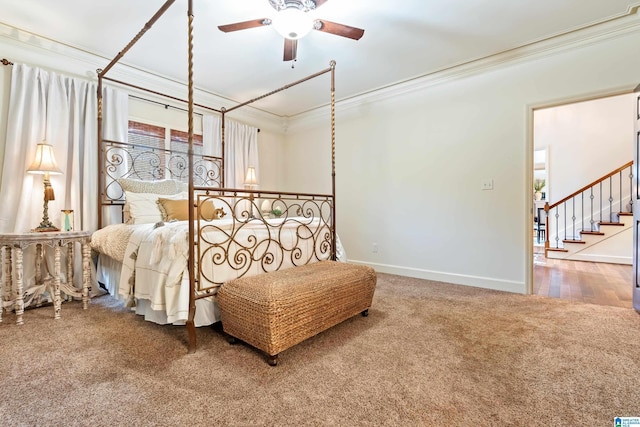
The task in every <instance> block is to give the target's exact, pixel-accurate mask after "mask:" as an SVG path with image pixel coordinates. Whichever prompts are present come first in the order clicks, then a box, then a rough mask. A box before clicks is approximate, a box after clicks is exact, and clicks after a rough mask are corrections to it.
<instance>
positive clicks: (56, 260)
mask: <svg viewBox="0 0 640 427" xmlns="http://www.w3.org/2000/svg"><path fill="white" fill-rule="evenodd" d="M61 305H62V301H61V299H60V245H59V244H56V245H55V246H54V248H53V310H54V316H53V318H54V319H60V306H61Z"/></svg>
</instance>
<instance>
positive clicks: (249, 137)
mask: <svg viewBox="0 0 640 427" xmlns="http://www.w3.org/2000/svg"><path fill="white" fill-rule="evenodd" d="M221 128H222V118H221V117H219V116H212V115H210V114H205V115H204V116H203V117H202V145H203V148H204V151H205V153H213V155H214V156H219V155H220V153H221V152H222V150H221V147H222V139H221V135H222V132H221ZM225 130H226V137H225V171H224V183H225V185H224V186H225V187H226V188H244V178H245V176H246V173H247V168H248V167H249V166H253V167H254V168H255V171H256V178H257V181H258V184H259V183H260V170H259V161H258V128H256V127H253V126H249V125H245V124H242V123H239V122H236V121H234V120H229V119H225Z"/></svg>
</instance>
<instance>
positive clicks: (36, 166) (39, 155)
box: [27, 141, 62, 231]
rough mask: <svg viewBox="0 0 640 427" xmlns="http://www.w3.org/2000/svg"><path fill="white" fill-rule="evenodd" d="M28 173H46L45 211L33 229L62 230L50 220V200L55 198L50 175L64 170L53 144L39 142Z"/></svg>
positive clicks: (44, 179)
mask: <svg viewBox="0 0 640 427" xmlns="http://www.w3.org/2000/svg"><path fill="white" fill-rule="evenodd" d="M27 172H28V173H34V174H41V175H44V178H43V183H44V211H43V213H42V222H41V223H40V225H39V226H38V227H36V228H35V229H33V230H32V231H60V229H59V228H57V227H55V226H54V225H53V224H51V221H49V200H55V194H54V193H53V187H52V186H51V181H49V175H50V174H53V175H60V174H62V171H61V170H60V169H58V165H57V164H56V159H55V158H54V156H53V146H52V145H50V144H47V143H46V141H42V143H40V144H38V146H37V148H36V158H35V160H34V161H33V163H32V164H31V166H29V169H27Z"/></svg>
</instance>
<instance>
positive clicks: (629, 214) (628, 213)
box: [618, 212, 633, 216]
mask: <svg viewBox="0 0 640 427" xmlns="http://www.w3.org/2000/svg"><path fill="white" fill-rule="evenodd" d="M618 215H622V216H633V212H618Z"/></svg>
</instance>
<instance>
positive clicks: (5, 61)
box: [0, 58, 13, 65]
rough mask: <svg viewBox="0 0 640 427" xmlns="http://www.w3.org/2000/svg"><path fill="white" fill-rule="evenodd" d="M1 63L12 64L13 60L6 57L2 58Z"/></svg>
mask: <svg viewBox="0 0 640 427" xmlns="http://www.w3.org/2000/svg"><path fill="white" fill-rule="evenodd" d="M0 62H2V65H13V62H11V61H9V60H8V59H5V58H2V61H0Z"/></svg>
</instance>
